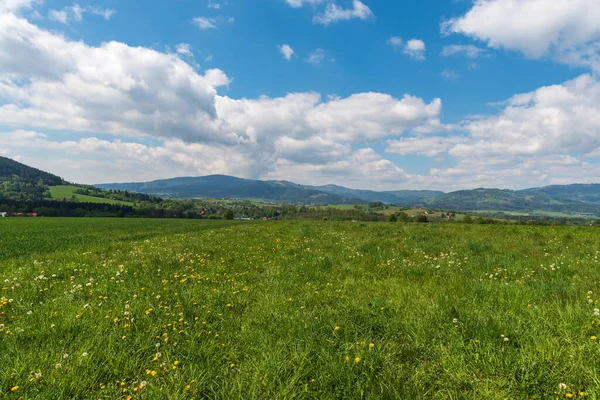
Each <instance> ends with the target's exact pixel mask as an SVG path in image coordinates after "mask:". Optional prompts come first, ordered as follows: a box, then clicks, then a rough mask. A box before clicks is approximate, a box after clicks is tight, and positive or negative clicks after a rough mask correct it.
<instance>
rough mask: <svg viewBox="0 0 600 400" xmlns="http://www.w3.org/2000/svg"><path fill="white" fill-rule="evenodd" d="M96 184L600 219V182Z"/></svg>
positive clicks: (212, 180) (215, 179)
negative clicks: (526, 185)
mask: <svg viewBox="0 0 600 400" xmlns="http://www.w3.org/2000/svg"><path fill="white" fill-rule="evenodd" d="M96 186H97V187H99V188H103V189H116V190H127V191H133V192H140V193H147V194H154V195H158V196H163V197H178V198H186V197H187V198H237V199H254V200H261V201H267V202H275V203H289V204H305V205H321V204H364V203H368V202H382V203H386V204H394V205H399V206H412V207H425V208H431V209H439V210H454V211H480V212H490V213H495V212H505V213H526V214H532V215H535V214H536V213H546V214H548V213H549V214H556V215H557V216H561V215H563V216H565V215H566V216H583V217H600V184H573V185H562V186H561V185H554V186H546V187H541V188H532V189H525V190H503V189H473V190H459V191H455V192H452V193H444V192H441V191H434V190H396V191H381V192H378V191H373V190H358V189H349V188H346V187H343V186H338V185H324V186H308V185H299V184H296V183H293V182H287V181H260V180H252V179H242V178H235V177H232V176H227V175H210V176H204V177H186V178H173V179H163V180H158V181H152V182H143V183H113V184H110V183H109V184H101V185H96Z"/></svg>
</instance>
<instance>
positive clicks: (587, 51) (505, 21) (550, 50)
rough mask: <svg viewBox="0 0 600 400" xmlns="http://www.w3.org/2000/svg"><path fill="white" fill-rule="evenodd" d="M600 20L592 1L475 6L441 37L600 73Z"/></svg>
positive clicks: (488, 1)
mask: <svg viewBox="0 0 600 400" xmlns="http://www.w3.org/2000/svg"><path fill="white" fill-rule="evenodd" d="M599 20H600V2H598V1H596V0H561V1H556V0H477V1H475V3H474V5H473V7H472V8H471V9H470V10H469V11H468V12H467V13H466V14H465V15H463V16H461V17H458V18H454V19H450V20H447V21H445V22H444V23H443V24H442V31H443V32H444V33H446V34H451V33H458V34H463V35H467V36H470V37H473V38H475V39H478V40H481V41H484V42H486V43H487V44H488V45H489V46H490V47H493V48H505V49H509V50H517V51H521V52H523V53H524V54H525V55H526V56H527V57H530V58H542V57H546V56H550V57H552V58H554V59H556V60H559V61H561V62H565V63H568V64H572V65H584V66H588V67H591V68H593V69H594V70H595V71H600V55H599V54H600V42H599V41H600V25H599V24H598V21H599Z"/></svg>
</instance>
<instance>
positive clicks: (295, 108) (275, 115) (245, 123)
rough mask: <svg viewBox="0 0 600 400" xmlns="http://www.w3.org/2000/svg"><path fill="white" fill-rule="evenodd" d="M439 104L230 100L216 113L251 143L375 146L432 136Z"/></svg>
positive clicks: (366, 98)
mask: <svg viewBox="0 0 600 400" xmlns="http://www.w3.org/2000/svg"><path fill="white" fill-rule="evenodd" d="M441 107H442V102H441V100H440V99H434V100H433V101H432V102H431V103H429V104H427V103H425V102H424V101H423V100H422V99H420V98H417V97H413V96H409V95H405V96H404V97H403V98H402V99H400V100H399V99H396V98H394V97H392V96H390V95H387V94H382V93H358V94H355V95H352V96H349V97H347V98H333V99H331V100H329V101H326V102H323V101H321V96H320V95H319V94H318V93H294V94H289V95H287V96H286V97H279V98H268V97H261V98H258V99H254V100H252V99H240V100H234V99H230V98H228V97H220V96H219V97H217V112H218V114H219V116H220V117H221V118H222V119H223V120H224V121H227V127H228V129H230V130H231V131H233V132H236V133H237V134H240V133H241V132H244V136H246V137H249V138H252V137H253V136H254V135H256V133H261V134H262V136H276V135H279V134H281V132H285V133H286V134H287V135H288V136H290V137H294V138H308V137H312V136H318V137H321V138H324V139H330V140H335V141H338V142H342V143H352V142H368V141H375V140H378V139H380V138H382V137H385V136H395V135H401V134H403V133H404V132H406V131H407V130H414V131H424V132H426V131H432V130H435V129H439V128H440V127H441V125H440V121H439V114H440V112H441Z"/></svg>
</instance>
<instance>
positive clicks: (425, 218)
mask: <svg viewBox="0 0 600 400" xmlns="http://www.w3.org/2000/svg"><path fill="white" fill-rule="evenodd" d="M417 222H423V223H427V222H429V220H428V219H427V215H419V216H418V217H417Z"/></svg>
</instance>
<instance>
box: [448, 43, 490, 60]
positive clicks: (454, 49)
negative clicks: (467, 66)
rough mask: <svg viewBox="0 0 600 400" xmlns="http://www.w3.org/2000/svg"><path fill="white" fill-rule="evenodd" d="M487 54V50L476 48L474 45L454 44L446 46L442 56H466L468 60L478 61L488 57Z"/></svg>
mask: <svg viewBox="0 0 600 400" xmlns="http://www.w3.org/2000/svg"><path fill="white" fill-rule="evenodd" d="M486 53H487V51H486V50H485V49H482V48H480V47H477V46H474V45H472V44H467V45H460V44H453V45H449V46H444V48H443V49H442V55H443V56H444V57H450V56H456V55H464V56H465V57H467V58H471V59H476V58H479V57H482V56H484V55H486Z"/></svg>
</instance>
